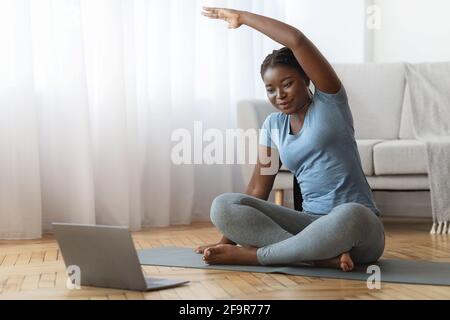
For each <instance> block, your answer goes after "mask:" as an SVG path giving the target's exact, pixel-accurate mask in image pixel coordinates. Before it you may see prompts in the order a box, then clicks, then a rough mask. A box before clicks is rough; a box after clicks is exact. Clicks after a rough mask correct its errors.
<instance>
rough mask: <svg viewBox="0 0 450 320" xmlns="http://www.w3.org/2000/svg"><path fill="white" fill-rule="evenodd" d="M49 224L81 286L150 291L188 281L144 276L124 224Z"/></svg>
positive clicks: (66, 261)
mask: <svg viewBox="0 0 450 320" xmlns="http://www.w3.org/2000/svg"><path fill="white" fill-rule="evenodd" d="M52 225H53V229H54V231H55V235H56V240H57V242H58V245H59V248H60V250H61V254H62V256H63V259H64V263H65V265H66V267H67V268H69V267H71V269H72V268H73V267H75V268H76V269H77V270H79V280H80V282H79V284H80V285H81V286H93V287H104V288H115V289H125V290H134V291H150V290H158V289H165V288H171V287H175V286H179V285H183V284H186V283H188V282H189V281H184V280H174V279H160V278H149V277H145V276H144V274H143V271H142V268H141V265H140V263H139V258H138V255H137V252H136V249H135V247H134V244H133V240H132V238H131V234H130V231H129V230H128V228H126V227H112V226H98V225H80V224H67V223H53V224H52ZM71 278H72V276H71Z"/></svg>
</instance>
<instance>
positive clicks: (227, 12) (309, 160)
mask: <svg viewBox="0 0 450 320" xmlns="http://www.w3.org/2000/svg"><path fill="white" fill-rule="evenodd" d="M203 15H204V16H206V17H209V18H212V19H222V20H225V21H227V22H228V23H229V28H230V29H236V28H239V27H240V26H241V25H247V26H249V27H251V28H253V29H255V30H258V31H260V32H262V33H263V34H265V35H266V36H268V37H270V38H271V39H273V40H274V41H276V42H278V43H280V44H282V45H283V46H284V48H282V49H280V50H276V51H274V52H273V53H272V54H271V55H269V56H268V57H267V58H266V59H265V61H264V62H263V64H262V66H261V76H262V79H263V81H264V84H265V86H266V91H267V96H268V98H269V100H270V102H271V103H272V105H273V106H274V107H275V108H276V109H278V110H279V111H280V112H278V113H274V114H271V115H270V116H269V117H268V118H267V119H266V121H265V122H264V124H263V128H262V129H264V130H261V136H260V154H261V152H265V153H266V154H268V155H271V154H273V152H278V153H279V155H280V160H281V161H280V162H279V163H280V165H279V166H281V163H283V164H284V165H285V166H286V167H287V168H289V169H290V170H291V171H292V172H293V173H294V174H295V176H296V178H297V180H298V181H299V183H300V186H301V190H302V195H303V209H304V212H298V211H295V210H292V209H289V208H284V207H281V206H277V205H274V204H272V203H270V202H268V201H267V199H268V197H269V194H270V191H271V189H272V186H273V182H274V180H275V176H276V174H271V175H266V174H263V173H262V170H263V169H264V168H266V167H267V166H270V165H271V164H270V163H269V164H266V165H263V164H262V161H261V160H260V159H259V160H258V163H257V165H256V166H255V170H254V173H253V176H252V178H251V181H250V183H249V185H248V188H247V191H246V194H223V195H221V196H219V197H217V198H216V199H215V200H214V202H213V204H212V207H211V220H212V222H213V223H214V225H215V226H216V227H217V228H218V229H219V230H220V231H221V233H222V234H223V237H222V239H221V240H220V241H219V242H218V243H216V244H212V245H207V246H201V247H198V248H196V249H195V251H196V252H198V253H203V259H204V261H205V262H206V263H208V264H253V265H275V264H276V265H280V264H297V263H309V264H312V265H314V266H321V267H334V268H340V269H342V270H343V271H351V270H352V269H353V268H354V265H355V264H366V263H371V262H375V261H377V260H378V259H379V258H380V256H381V255H382V254H383V251H384V245H385V236H384V228H383V225H382V223H381V221H380V219H379V214H380V212H379V210H378V209H377V207H376V205H375V203H374V201H373V195H372V192H371V190H370V187H369V185H368V183H367V180H366V177H365V175H364V173H363V170H362V166H361V160H360V157H359V153H358V149H357V146H356V141H355V136H354V128H353V118H352V114H351V111H350V107H349V105H348V100H347V94H346V91H345V88H344V87H343V85H342V84H341V82H340V80H339V78H338V76H337V75H336V73H335V71H334V70H333V68H332V66H331V65H330V64H329V62H328V61H327V60H326V59H325V58H324V57H323V56H322V54H321V53H320V52H319V51H318V49H317V48H316V47H315V46H314V44H313V43H311V42H310V40H309V39H308V38H307V37H306V36H305V35H304V34H303V33H302V32H300V31H299V30H297V29H295V28H293V27H292V26H289V25H287V24H285V23H282V22H280V21H277V20H274V19H271V18H267V17H264V16H260V15H256V14H253V13H250V12H245V11H238V10H231V9H223V8H209V7H205V8H204V12H203ZM310 82H312V83H313V84H314V87H315V92H314V94H313V93H312V92H311V91H310V90H309V89H308V86H309V84H310ZM274 129H275V130H278V135H277V136H276V137H275V136H273V135H271V132H272V130H274ZM275 154H276V153H275ZM278 168H279V167H278ZM236 244H239V246H237V245H236Z"/></svg>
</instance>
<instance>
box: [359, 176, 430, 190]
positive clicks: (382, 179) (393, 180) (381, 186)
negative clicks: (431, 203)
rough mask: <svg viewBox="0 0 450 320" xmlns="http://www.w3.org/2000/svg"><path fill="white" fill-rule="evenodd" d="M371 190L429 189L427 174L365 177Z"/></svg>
mask: <svg viewBox="0 0 450 320" xmlns="http://www.w3.org/2000/svg"><path fill="white" fill-rule="evenodd" d="M367 182H368V183H369V185H370V188H371V189H372V190H430V183H429V181H428V176H427V175H423V174H417V175H416V174H410V175H396V176H372V177H367Z"/></svg>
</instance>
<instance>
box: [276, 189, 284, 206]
mask: <svg viewBox="0 0 450 320" xmlns="http://www.w3.org/2000/svg"><path fill="white" fill-rule="evenodd" d="M275 204H277V205H279V206H283V205H284V190H275Z"/></svg>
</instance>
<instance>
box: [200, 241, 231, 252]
mask: <svg viewBox="0 0 450 320" xmlns="http://www.w3.org/2000/svg"><path fill="white" fill-rule="evenodd" d="M221 244H228V243H222V242H217V243H214V244H207V245H204V246H198V247H197V248H195V249H194V251H195V252H196V253H199V254H203V253H204V252H205V250H206V249H208V248H212V247H216V246H218V245H221ZM233 246H234V245H233Z"/></svg>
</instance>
